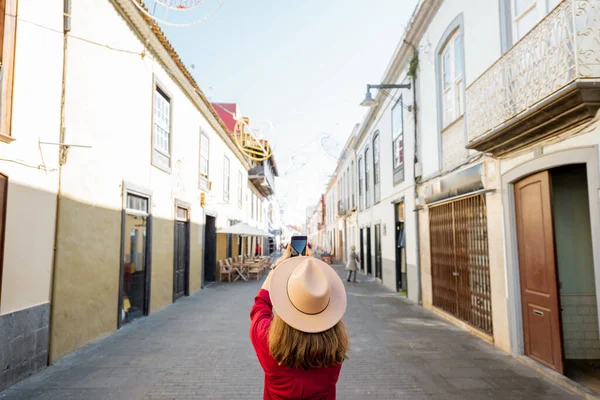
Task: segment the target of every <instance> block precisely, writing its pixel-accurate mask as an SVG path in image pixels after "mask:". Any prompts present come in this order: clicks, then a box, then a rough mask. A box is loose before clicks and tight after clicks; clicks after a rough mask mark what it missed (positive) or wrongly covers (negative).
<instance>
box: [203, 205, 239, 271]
mask: <svg viewBox="0 0 600 400" xmlns="http://www.w3.org/2000/svg"><path fill="white" fill-rule="evenodd" d="M245 250H246V249H244V251H245ZM216 276H217V227H216V220H215V217H211V216H208V215H207V216H206V225H205V227H204V282H203V283H207V282H214V281H215V279H216Z"/></svg>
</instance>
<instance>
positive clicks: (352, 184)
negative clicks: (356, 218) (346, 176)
mask: <svg viewBox="0 0 600 400" xmlns="http://www.w3.org/2000/svg"><path fill="white" fill-rule="evenodd" d="M350 185H351V193H352V209H354V208H355V207H356V203H355V201H354V195H355V194H356V189H355V187H354V161H352V165H351V167H350Z"/></svg>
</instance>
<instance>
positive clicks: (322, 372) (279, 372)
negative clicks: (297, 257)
mask: <svg viewBox="0 0 600 400" xmlns="http://www.w3.org/2000/svg"><path fill="white" fill-rule="evenodd" d="M272 318H273V311H272V305H271V298H270V296H269V292H268V291H266V290H264V289H261V290H260V291H259V292H258V294H257V295H256V297H255V298H254V306H252V310H251V311H250V319H251V320H252V323H251V324H250V339H252V345H253V346H254V350H255V351H256V356H257V357H258V361H260V365H261V366H262V368H263V370H264V371H265V390H264V395H263V398H264V399H265V400H284V399H323V400H335V384H336V383H337V380H338V377H339V376H340V371H341V369H342V365H341V364H339V365H335V366H332V367H327V368H313V369H308V370H302V369H292V368H288V367H284V366H281V365H278V363H277V361H275V359H274V358H273V357H272V356H271V354H270V353H269V343H268V342H267V335H268V333H269V326H270V325H271V319H272Z"/></svg>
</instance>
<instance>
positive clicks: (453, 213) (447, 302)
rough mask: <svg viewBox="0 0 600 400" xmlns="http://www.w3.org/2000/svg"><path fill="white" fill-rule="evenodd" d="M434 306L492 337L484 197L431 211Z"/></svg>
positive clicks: (457, 202)
mask: <svg viewBox="0 0 600 400" xmlns="http://www.w3.org/2000/svg"><path fill="white" fill-rule="evenodd" d="M429 230H430V241H431V243H430V246H431V273H432V284H433V305H434V306H436V307H439V308H441V309H442V310H444V311H446V312H448V313H450V314H452V315H454V316H456V317H458V318H460V319H461V320H463V321H465V322H467V323H469V324H470V325H472V326H474V327H476V328H478V329H480V330H482V331H484V332H486V333H488V334H490V335H491V334H493V328H492V302H491V295H490V263H489V252H488V235H487V217H486V203H485V194H480V195H476V196H472V197H467V198H463V199H460V200H456V201H452V202H449V203H444V204H441V205H438V206H433V207H431V208H430V209H429Z"/></svg>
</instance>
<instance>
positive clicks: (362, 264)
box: [359, 228, 365, 272]
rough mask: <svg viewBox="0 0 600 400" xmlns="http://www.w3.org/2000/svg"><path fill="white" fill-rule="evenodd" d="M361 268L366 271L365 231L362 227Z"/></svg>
mask: <svg viewBox="0 0 600 400" xmlns="http://www.w3.org/2000/svg"><path fill="white" fill-rule="evenodd" d="M359 257H360V270H361V271H363V272H365V233H364V229H362V228H360V255H359Z"/></svg>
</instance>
